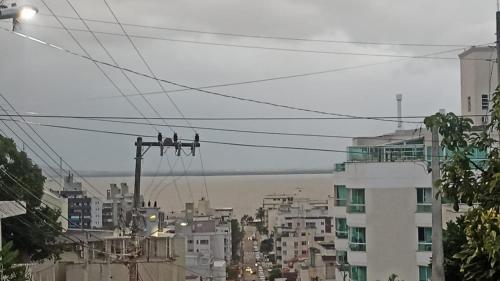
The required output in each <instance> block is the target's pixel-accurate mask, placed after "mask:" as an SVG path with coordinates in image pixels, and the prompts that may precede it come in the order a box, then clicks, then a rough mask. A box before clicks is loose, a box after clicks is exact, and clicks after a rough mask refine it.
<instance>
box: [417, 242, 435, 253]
mask: <svg viewBox="0 0 500 281" xmlns="http://www.w3.org/2000/svg"><path fill="white" fill-rule="evenodd" d="M418 251H419V252H430V251H432V243H431V242H418Z"/></svg>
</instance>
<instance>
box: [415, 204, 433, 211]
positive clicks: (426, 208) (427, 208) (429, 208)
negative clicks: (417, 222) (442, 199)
mask: <svg viewBox="0 0 500 281" xmlns="http://www.w3.org/2000/svg"><path fill="white" fill-rule="evenodd" d="M431 212H432V204H417V213H431Z"/></svg>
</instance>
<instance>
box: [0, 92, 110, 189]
mask: <svg viewBox="0 0 500 281" xmlns="http://www.w3.org/2000/svg"><path fill="white" fill-rule="evenodd" d="M0 97H1V98H2V99H3V100H4V101H5V102H6V103H7V104H8V105H9V106H10V108H12V110H13V111H14V112H15V113H16V114H17V116H19V117H20V118H21V119H22V120H23V121H26V120H25V119H24V118H23V117H22V116H20V115H19V112H18V111H17V110H16V108H15V107H14V105H12V104H11V103H10V102H9V100H7V98H6V97H5V96H4V95H3V94H2V93H1V92H0ZM0 108H2V109H3V107H1V106H0ZM11 118H12V117H11ZM16 124H17V123H16ZM25 124H26V125H27V126H28V127H29V128H30V129H31V131H33V132H34V133H35V135H37V136H38V138H39V139H40V140H42V142H43V143H44V144H45V145H46V146H47V147H48V148H49V149H50V150H51V151H52V152H53V153H54V154H55V155H56V156H57V157H59V159H60V160H61V162H63V163H64V164H66V166H68V168H69V169H70V170H71V171H73V173H75V174H76V175H77V176H78V177H80V178H81V179H82V180H83V181H84V182H85V183H86V184H87V185H88V186H89V187H90V188H92V189H93V190H94V191H95V192H96V193H97V194H99V195H101V196H103V197H104V194H103V193H102V192H101V191H100V190H99V189H98V188H97V187H95V186H94V185H93V184H92V183H90V182H89V181H88V180H87V179H86V178H85V177H83V176H82V175H80V173H78V171H77V170H76V169H74V168H73V167H72V166H71V165H70V164H69V163H68V162H67V161H66V160H65V159H64V158H63V157H62V156H61V155H60V154H59V153H57V152H56V151H55V149H54V148H52V146H51V145H50V144H49V143H48V142H47V141H45V139H44V138H43V137H42V136H41V135H40V134H39V133H38V131H37V130H35V129H34V128H33V127H32V126H31V124H30V123H29V122H25ZM20 128H21V129H22V127H20ZM22 130H23V132H24V133H25V134H26V135H27V136H28V137H29V138H30V139H31V140H32V141H34V140H33V139H32V138H31V136H30V135H29V134H28V133H26V131H25V130H24V129H22ZM34 142H35V141H34ZM35 144H37V143H36V142H35ZM37 146H38V144H37ZM39 147H40V146H39ZM40 148H41V147H40ZM43 151H44V150H43ZM44 152H45V154H46V155H47V156H49V158H50V159H52V157H50V155H49V154H48V153H47V152H46V151H44ZM52 161H54V162H55V163H56V164H57V161H55V160H54V159H52ZM60 176H61V177H62V176H63V175H60Z"/></svg>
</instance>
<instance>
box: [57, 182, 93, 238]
mask: <svg viewBox="0 0 500 281" xmlns="http://www.w3.org/2000/svg"><path fill="white" fill-rule="evenodd" d="M59 195H60V196H61V197H63V198H67V200H68V201H67V202H68V220H69V224H68V228H81V227H83V228H86V229H88V228H102V200H101V199H99V198H97V197H89V196H87V192H86V191H84V190H83V189H82V184H81V183H80V182H75V181H74V178H73V174H71V173H69V174H68V176H66V177H64V185H63V190H61V191H59Z"/></svg>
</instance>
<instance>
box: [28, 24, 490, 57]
mask: <svg viewBox="0 0 500 281" xmlns="http://www.w3.org/2000/svg"><path fill="white" fill-rule="evenodd" d="M30 25H34V26H37V27H42V28H52V29H62V28H59V27H55V26H47V25H41V24H30ZM68 30H71V31H78V32H92V33H96V34H102V35H111V36H127V37H129V38H135V39H148V40H159V41H168V42H178V43H186V44H195V45H208V46H218V47H231V48H242V49H258V50H267V51H278V52H290V53H308V54H322V55H345V56H368V57H390V58H414V59H439V60H459V58H455V57H431V56H415V55H400V54H395V53H393V54H390V53H363V52H351V51H325V50H314V49H294V48H281V47H270V46H260V45H245V44H233V43H220V42H210V41H199V40H186V39H175V38H170V37H158V36H150V35H139V34H130V35H124V34H121V33H116V32H109V31H95V30H93V31H89V30H85V29H81V28H68ZM450 46H453V47H457V45H448V46H445V47H450ZM472 46H473V45H463V46H462V48H467V47H472ZM463 60H478V61H484V60H486V59H481V58H465V59H463Z"/></svg>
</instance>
